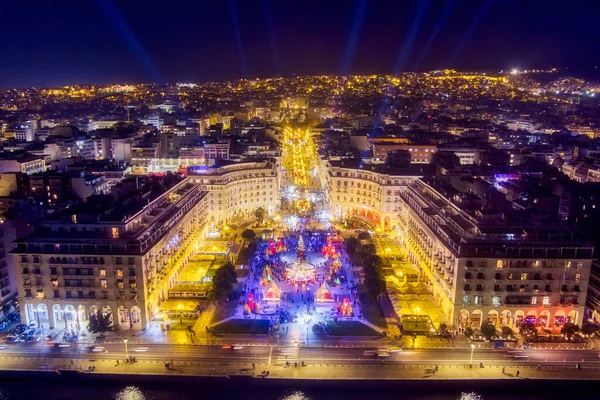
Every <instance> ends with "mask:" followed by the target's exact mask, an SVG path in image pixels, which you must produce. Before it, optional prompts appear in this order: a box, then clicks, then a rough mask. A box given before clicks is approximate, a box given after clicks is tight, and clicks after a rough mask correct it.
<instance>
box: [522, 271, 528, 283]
mask: <svg viewBox="0 0 600 400" xmlns="http://www.w3.org/2000/svg"><path fill="white" fill-rule="evenodd" d="M521 280H522V281H525V280H527V273H526V272H525V273H522V274H521Z"/></svg>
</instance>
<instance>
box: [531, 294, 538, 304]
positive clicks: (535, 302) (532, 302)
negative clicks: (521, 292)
mask: <svg viewBox="0 0 600 400" xmlns="http://www.w3.org/2000/svg"><path fill="white" fill-rule="evenodd" d="M531 304H537V296H533V297H532V298H531Z"/></svg>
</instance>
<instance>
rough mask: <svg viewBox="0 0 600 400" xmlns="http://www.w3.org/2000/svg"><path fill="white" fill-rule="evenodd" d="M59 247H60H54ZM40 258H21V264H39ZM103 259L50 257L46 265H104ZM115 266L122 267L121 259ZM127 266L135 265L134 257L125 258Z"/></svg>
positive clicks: (121, 258)
mask: <svg viewBox="0 0 600 400" xmlns="http://www.w3.org/2000/svg"><path fill="white" fill-rule="evenodd" d="M55 246H59V248H60V245H55ZM41 259H42V258H41V256H31V257H30V256H21V263H22V264H26V263H28V262H29V261H30V260H31V262H32V263H34V264H39V263H41ZM104 263H105V260H104V257H50V258H48V264H95V265H97V264H104ZM115 264H116V265H122V264H123V257H115ZM127 264H129V265H133V264H135V258H134V257H127Z"/></svg>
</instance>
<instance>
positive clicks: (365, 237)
mask: <svg viewBox="0 0 600 400" xmlns="http://www.w3.org/2000/svg"><path fill="white" fill-rule="evenodd" d="M358 239H360V240H369V239H371V234H370V233H369V232H367V231H362V232H361V233H359V234H358Z"/></svg>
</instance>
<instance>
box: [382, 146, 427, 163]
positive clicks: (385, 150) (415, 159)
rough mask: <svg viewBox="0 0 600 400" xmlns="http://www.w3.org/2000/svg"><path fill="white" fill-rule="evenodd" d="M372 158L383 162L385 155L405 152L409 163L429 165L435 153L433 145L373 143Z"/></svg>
mask: <svg viewBox="0 0 600 400" xmlns="http://www.w3.org/2000/svg"><path fill="white" fill-rule="evenodd" d="M372 148H373V157H375V159H376V160H378V161H385V159H386V158H387V155H388V154H389V153H391V152H393V151H396V150H406V151H408V152H409V153H410V157H411V162H412V163H416V164H429V163H430V162H431V157H432V156H433V154H434V153H435V152H436V151H437V146H434V145H419V144H392V143H385V142H384V143H379V142H374V143H373V145H372Z"/></svg>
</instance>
